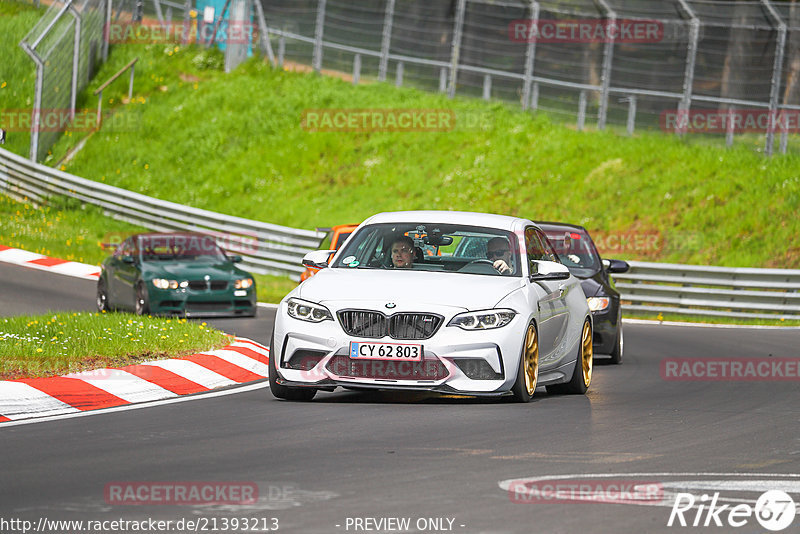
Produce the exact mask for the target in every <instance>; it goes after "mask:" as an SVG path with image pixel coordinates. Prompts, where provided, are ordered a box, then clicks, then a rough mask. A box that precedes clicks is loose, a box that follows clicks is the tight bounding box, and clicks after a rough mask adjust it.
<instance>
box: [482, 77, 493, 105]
mask: <svg viewBox="0 0 800 534" xmlns="http://www.w3.org/2000/svg"><path fill="white" fill-rule="evenodd" d="M490 98H492V77H491V76H490V75H488V74H484V75H483V99H484V100H489V99H490Z"/></svg>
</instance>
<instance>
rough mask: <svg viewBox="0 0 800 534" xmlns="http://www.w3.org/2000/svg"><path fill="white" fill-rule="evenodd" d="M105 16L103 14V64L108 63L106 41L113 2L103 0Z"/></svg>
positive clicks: (108, 36) (111, 0) (108, 35)
mask: <svg viewBox="0 0 800 534" xmlns="http://www.w3.org/2000/svg"><path fill="white" fill-rule="evenodd" d="M105 2H106V3H105V6H106V14H105V27H104V28H103V63H105V62H106V61H108V40H109V38H110V33H109V32H110V31H111V8H112V3H113V0H105Z"/></svg>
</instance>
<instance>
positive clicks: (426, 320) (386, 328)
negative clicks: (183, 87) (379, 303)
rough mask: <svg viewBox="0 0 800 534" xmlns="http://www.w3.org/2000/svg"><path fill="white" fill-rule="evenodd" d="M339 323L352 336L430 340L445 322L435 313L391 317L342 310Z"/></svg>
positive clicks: (368, 311)
mask: <svg viewBox="0 0 800 534" xmlns="http://www.w3.org/2000/svg"><path fill="white" fill-rule="evenodd" d="M337 315H338V316H339V323H340V324H341V325H342V328H343V329H344V331H345V332H346V333H347V334H348V335H351V336H357V337H370V338H380V337H384V336H387V335H388V336H389V337H392V338H394V339H428V338H430V337H432V336H433V334H435V333H436V331H437V330H438V329H439V327H440V326H441V325H442V322H443V321H444V317H442V316H441V315H435V314H433V313H406V312H402V313H395V314H394V315H390V316H389V317H387V316H385V315H384V314H382V313H381V312H378V311H371V310H342V311H340V312H338V313H337Z"/></svg>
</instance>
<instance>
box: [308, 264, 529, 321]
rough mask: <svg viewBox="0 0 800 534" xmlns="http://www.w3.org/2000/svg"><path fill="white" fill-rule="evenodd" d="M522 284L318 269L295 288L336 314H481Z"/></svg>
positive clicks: (489, 278) (490, 279) (418, 273)
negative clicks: (352, 308)
mask: <svg viewBox="0 0 800 534" xmlns="http://www.w3.org/2000/svg"><path fill="white" fill-rule="evenodd" d="M523 284H524V279H523V278H520V277H504V276H483V275H470V274H457V273H436V272H427V271H403V270H399V269H395V270H391V269H389V270H381V269H375V270H366V269H322V270H321V271H320V272H319V273H317V274H316V275H314V276H313V277H311V278H309V279H308V280H306V281H305V282H303V283H302V284H301V285H300V286H299V287H298V288H297V289H298V292H297V294H296V296H298V297H299V298H302V299H305V300H309V301H312V302H318V303H320V304H325V305H327V304H335V305H334V307H336V308H340V307H347V306H349V305H356V303H360V305H370V304H371V305H370V307H373V308H375V309H382V308H383V307H384V305H385V304H386V303H388V302H393V303H395V304H396V308H394V309H393V311H407V310H413V309H419V307H420V306H423V305H424V306H425V307H430V308H440V307H444V308H459V309H461V310H480V309H488V308H492V307H494V306H495V305H496V304H497V303H498V302H499V301H500V300H501V299H502V298H504V297H505V296H506V295H508V294H509V293H511V292H512V291H514V290H516V289H518V288H520V287H522V285H523ZM349 303H352V304H349Z"/></svg>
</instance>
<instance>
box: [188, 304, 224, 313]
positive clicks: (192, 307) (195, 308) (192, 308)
mask: <svg viewBox="0 0 800 534" xmlns="http://www.w3.org/2000/svg"><path fill="white" fill-rule="evenodd" d="M230 307H231V303H230V302H225V301H223V302H187V303H186V311H187V312H202V311H211V310H219V311H225V310H228V309H230Z"/></svg>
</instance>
